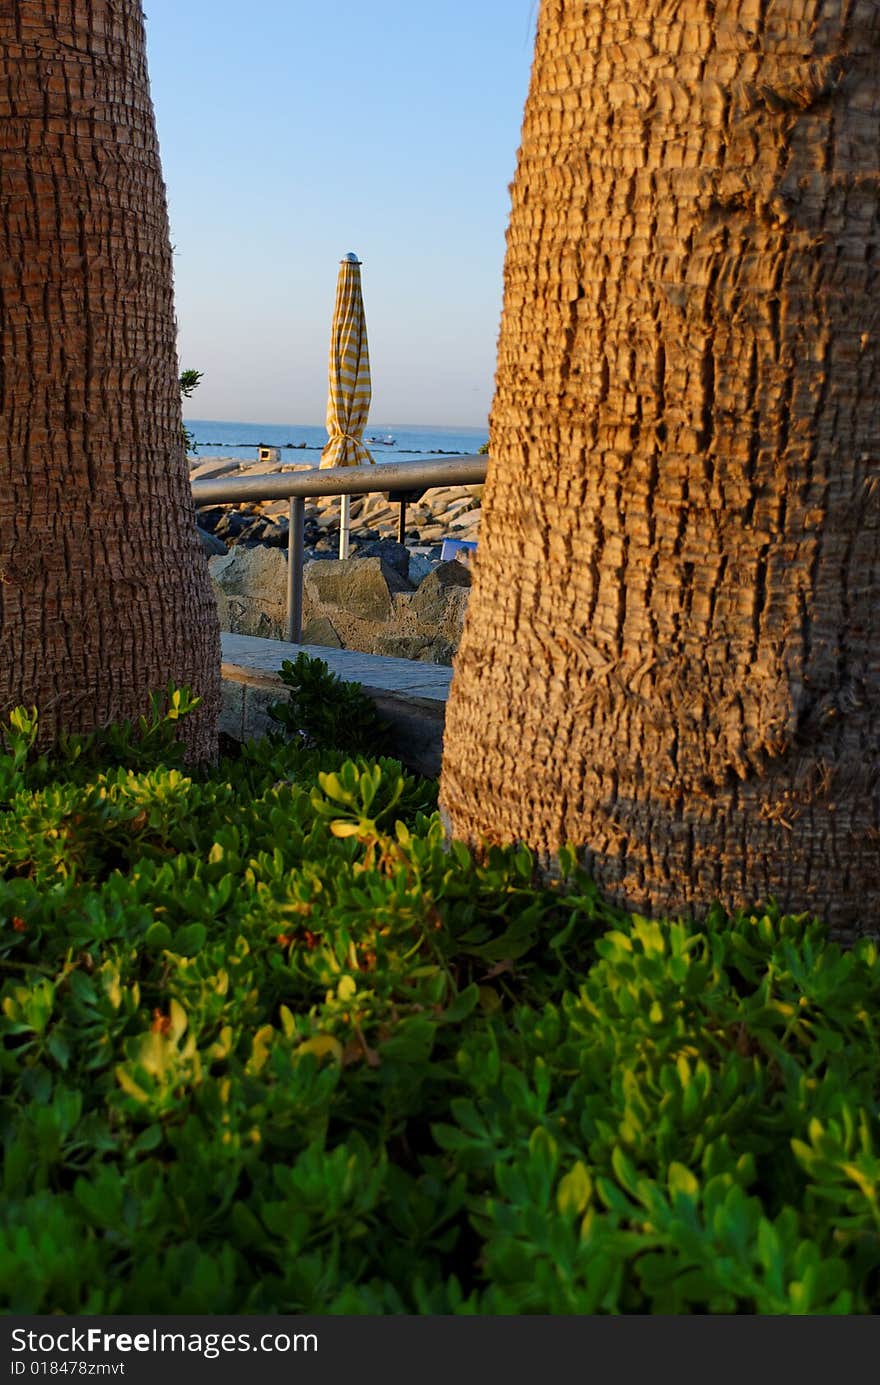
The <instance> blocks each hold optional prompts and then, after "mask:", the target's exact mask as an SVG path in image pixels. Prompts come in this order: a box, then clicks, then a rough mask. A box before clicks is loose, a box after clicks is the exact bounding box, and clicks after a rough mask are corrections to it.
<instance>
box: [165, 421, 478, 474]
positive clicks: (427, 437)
mask: <svg viewBox="0 0 880 1385" xmlns="http://www.w3.org/2000/svg"><path fill="white" fill-rule="evenodd" d="M185 423H186V427H187V428H188V429H189V431H190V433H192V434H193V435H194V437H195V450H194V454H193V450H192V449H191V450H190V455H191V456H192V455H195V457H196V458H198V457H200V456H201V457H241V458H242V459H243V460H245V461H251V462H255V461H256V460H257V448H258V447H280V448H283V449H284V451H283V453H282V457H283V458H285V459H286V458H288V457H289V459H290V460H291V461H298V460H300V454H302V460H303V461H312V462H313V463H314V465H315V466H317V465H318V462H319V461H320V460H321V450H322V448H323V447H324V446H325V444H326V442H327V429H326V428H325V427H324V425H323V424H320V425H318V424H311V423H226V422H223V423H219V422H217V421H216V420H213V419H206V418H188V419H186V420H185ZM364 432H365V439H364V440H365V442H366V439H367V438H370V437H378V438H382V439H383V440H384V439H390V441H383V442H381V443H375V444H373V443H369V442H366V446H367V447H368V448H369V450H370V453H371V455H372V457H373V460H374V461H376V462H414V461H418V460H419V458H421V457H431V456H462V455H464V456H469V455H471V454H473V453H475V452H477V451H478V450H479V448H480V447H481V446H482V444H483V443H484V442H486V440H487V439H488V437H489V428H488V425H487V426H486V427H483V428H435V427H433V426H431V425H428V424H414V423H407V424H394V423H376V424H374V423H370V424H368V425H367V427H366V429H365V430H364Z"/></svg>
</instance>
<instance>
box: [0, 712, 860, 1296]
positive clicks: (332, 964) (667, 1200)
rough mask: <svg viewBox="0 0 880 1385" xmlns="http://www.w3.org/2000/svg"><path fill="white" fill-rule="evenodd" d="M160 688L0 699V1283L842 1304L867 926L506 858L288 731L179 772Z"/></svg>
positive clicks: (383, 780)
mask: <svg viewBox="0 0 880 1385" xmlns="http://www.w3.org/2000/svg"><path fill="white" fill-rule="evenodd" d="M190 705H191V699H190V697H189V695H188V694H187V693H186V692H185V691H174V690H169V692H168V694H167V696H166V697H165V698H164V699H163V700H162V701H160V700H159V699H156V701H155V703H154V707H153V714H152V716H151V717H149V718H145V719H144V721H143V722H142V724H141V725H140V726H139V727H135V728H132V727H122V728H116V729H115V730H113V731H112V732H110V733H104V734H103V735H101V736H100V737H85V738H83V737H80V738H70V739H69V740H68V741H67V743H66V744H65V745H64V746H62V747H61V748H60V750H59V752H58V753H56V754H54V755H53V756H52V757H48V756H46V755H40V754H37V753H36V752H35V750H34V736H35V730H36V721H35V715H34V714H33V713H27V712H24V711H22V710H19V711H18V712H17V713H16V714H14V715H13V717H12V718H11V720H10V722H9V723H8V725H7V727H6V732H5V750H4V753H2V755H0V978H2V993H0V998H2V1015H0V1032H2V1048H0V1063H2V1088H3V1102H2V1121H3V1125H2V1133H3V1142H4V1145H3V1168H2V1202H3V1209H2V1211H3V1215H2V1217H0V1295H2V1300H3V1304H4V1306H5V1308H6V1309H7V1310H12V1311H17V1312H28V1313H38V1312H39V1313H54V1312H62V1313H98V1312H103V1313H126V1312H127V1313H133V1312H149V1313H200V1312H212V1313H258V1312H309V1313H377V1314H378V1313H468V1314H476V1313H493V1314H499V1313H500V1314H507V1313H550V1314H566V1313H694V1312H697V1313H771V1314H788V1313H823V1314H824V1313H850V1312H855V1313H866V1312H872V1311H876V1310H877V1307H878V1266H880V1207H878V1188H880V1158H878V1155H877V1153H876V1150H877V1135H878V1109H877V1091H878V1071H880V1065H878V1029H877V1015H878V995H880V963H878V950H877V947H876V945H875V944H874V943H872V942H870V941H862V942H860V943H859V944H858V945H857V946H856V947H855V948H853V949H852V950H851V951H848V952H844V951H842V950H841V949H840V948H839V947H837V946H836V945H834V944H832V943H829V942H828V940H827V938H826V936H825V933H824V930H823V929H822V927H821V926H820V925H819V924H817V923H815V922H811V921H809V920H807V919H803V918H791V917H782V916H780V915H779V914H778V912H776V911H774V910H773V909H770V910H767V911H764V910H761V911H758V912H755V913H754V914H751V915H742V916H740V917H737V918H735V919H729V918H726V917H724V916H723V915H721V914H720V912H715V913H713V914H711V915H710V917H709V919H708V921H707V922H706V923H705V924H704V925H702V926H697V925H691V924H683V923H680V922H677V921H674V920H670V921H651V920H647V919H642V918H639V917H635V916H630V915H626V914H623V913H621V912H620V911H616V910H612V909H610V908H609V907H608V906H607V905H606V904H604V903H603V901H602V900H601V898H600V897H599V896H598V893H597V891H596V890H595V888H594V886H593V884H592V882H591V881H590V880H589V879H588V878H587V877H586V876H584V875H583V874H582V873H580V872H579V871H577V870H576V869H575V868H574V865H573V861H572V860H571V859H569V858H567V857H565V856H564V858H563V867H564V878H562V879H561V880H560V881H559V882H558V883H557V884H555V885H554V886H552V887H543V886H538V885H536V884H535V883H534V880H533V863H532V860H531V857H530V856H529V854H528V853H527V852H526V851H524V850H513V849H511V850H506V851H501V850H492V851H490V852H489V853H488V856H487V857H486V859H485V860H482V861H478V860H476V859H474V857H473V856H472V855H471V854H470V853H469V852H468V851H466V850H465V849H464V848H463V847H461V846H460V845H453V846H451V847H449V846H448V845H447V844H446V842H445V841H444V837H443V832H442V829H441V826H440V823H439V820H438V817H437V815H436V813H435V796H436V790H435V786H434V785H433V784H432V783H428V782H425V781H423V780H418V779H415V778H413V777H410V776H408V775H406V774H405V773H404V772H403V771H402V770H401V767H400V765H399V764H397V763H396V762H395V761H393V760H389V759H378V760H367V759H363V758H362V759H358V760H350V759H346V757H345V754H344V753H343V752H341V751H333V750H328V749H326V748H323V747H320V746H317V745H315V744H314V743H305V742H304V741H303V738H302V737H296V736H295V737H294V738H293V739H291V740H284V739H282V738H281V737H280V736H279V737H277V738H270V739H268V740H266V741H262V742H254V743H251V744H249V745H247V746H245V747H244V748H242V749H241V750H240V751H238V752H237V753H236V754H234V755H230V756H229V757H228V758H225V759H223V760H222V761H221V763H220V764H219V765H218V766H217V768H216V770H213V771H212V772H210V773H204V774H196V773H193V772H191V771H187V770H186V769H185V768H184V767H183V766H182V765H181V764H180V763H179V762H178V761H177V758H176V747H175V744H174V740H173V731H174V724H175V721H176V719H177V718H178V717H179V716H181V715H185V713H186V711H187V710H188V708H189V706H190ZM309 740H310V741H312V742H313V738H311V737H310V738H309Z"/></svg>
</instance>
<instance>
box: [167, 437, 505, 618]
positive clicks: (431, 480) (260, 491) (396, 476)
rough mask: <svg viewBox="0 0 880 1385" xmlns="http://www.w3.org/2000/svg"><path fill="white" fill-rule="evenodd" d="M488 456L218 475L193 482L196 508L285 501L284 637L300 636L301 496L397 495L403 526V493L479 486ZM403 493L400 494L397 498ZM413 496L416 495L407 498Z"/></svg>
mask: <svg viewBox="0 0 880 1385" xmlns="http://www.w3.org/2000/svg"><path fill="white" fill-rule="evenodd" d="M488 460H489V459H488V457H485V456H476V455H474V456H467V457H444V458H443V459H442V460H440V461H430V462H378V463H377V464H376V465H375V466H343V467H326V468H325V469H324V470H323V471H322V470H320V469H319V468H318V467H315V468H312V469H310V470H308V471H283V472H279V473H269V474H268V475H266V474H262V475H257V476H232V477H222V476H218V477H217V478H216V479H214V478H210V477H206V478H205V479H204V480H201V481H193V483H192V492H193V497H194V499H195V502H196V508H197V509H201V508H202V507H203V506H206V505H240V504H241V503H242V502H243V501H246V500H288V501H289V502H290V505H289V521H288V524H289V527H288V534H287V639H288V640H289V641H290V643H292V644H299V643H300V641H301V638H302V591H303V562H304V558H305V547H306V544H305V516H306V500H309V499H312V498H314V497H315V496H318V495H370V494H373V493H375V492H376V491H389V492H391V493H392V494H394V493H395V492H396V493H397V497H396V498H397V501H398V503H399V504H400V506H401V524H400V528H401V529H403V526H404V515H405V506H406V498H407V497H406V495H405V493H406V492H408V491H415V492H423V491H426V490H430V489H431V488H432V487H433V486H472V485H480V484H481V483H482V482H483V481H485V479H486V464H487V462H488ZM401 495H403V498H401ZM412 498H415V497H412Z"/></svg>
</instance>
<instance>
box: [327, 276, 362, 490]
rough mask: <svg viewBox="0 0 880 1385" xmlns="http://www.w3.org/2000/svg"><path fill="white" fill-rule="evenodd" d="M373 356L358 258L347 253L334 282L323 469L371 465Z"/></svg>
mask: <svg viewBox="0 0 880 1385" xmlns="http://www.w3.org/2000/svg"><path fill="white" fill-rule="evenodd" d="M370 398H371V389H370V353H369V350H368V349H367V323H366V319H365V317H364V300H363V296H362V294H361V266H360V261H359V260H358V257H357V255H353V254H349V255H346V257H345V259H344V260H342V261H341V263H340V266H339V278H338V279H337V281H336V306H335V308H334V310H333V330H332V332H331V334H330V393H329V396H328V399H327V432H328V434H329V441H328V443H327V446H326V447H325V448H324V450H323V452H322V453H321V461H320V465H321V466H322V467H327V466H361V465H362V464H363V463H365V462H372V461H373V458H372V457H371V456H370V453H369V452H368V450H367V448H366V447H365V446H364V429H365V427H366V426H367V416H368V414H369V412H370Z"/></svg>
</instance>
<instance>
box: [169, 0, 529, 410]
mask: <svg viewBox="0 0 880 1385" xmlns="http://www.w3.org/2000/svg"><path fill="white" fill-rule="evenodd" d="M146 9H147V43H148V52H149V61H150V76H151V82H152V92H153V102H154V105H155V108H156V119H157V123H158V128H159V139H160V144H161V149H162V165H163V170H164V174H165V181H166V184H167V187H168V202H169V212H170V217H171V237H172V241H173V242H174V246H175V279H176V292H177V315H178V320H179V326H180V361H181V366H182V367H185V368H195V369H198V370H202V371H204V374H205V379H204V381H203V383H202V385H201V387H200V389H199V391H198V394H197V395H195V396H194V398H193V399H192V401H191V402H190V404H189V406H188V412H189V413H190V415H191V416H193V417H197V418H216V419H230V420H242V421H253V422H263V423H288V422H290V423H321V422H323V419H324V410H325V406H326V399H327V353H328V346H329V335H330V320H331V317H332V312H333V300H334V295H335V289H336V274H337V269H338V264H339V260H340V259H341V257H342V256H343V255H344V254H345V253H346V252H347V251H349V250H354V251H356V252H357V254H358V255H359V257H360V259H361V260H362V262H363V269H362V276H363V286H364V303H365V308H366V315H367V332H368V337H369V343H370V359H371V367H372V377H373V404H372V409H371V412H370V421H371V423H373V424H381V423H383V422H384V423H389V424H390V423H400V424H403V423H429V424H437V425H449V426H453V425H466V424H473V425H475V426H482V425H483V424H485V421H486V417H487V414H488V410H489V405H490V402H491V397H492V379H493V374H494V369H495V347H496V340H497V333H498V322H499V316H500V311H501V293H502V271H503V261H504V233H505V230H506V226H507V218H508V212H509V205H510V197H509V190H508V189H509V183H510V180H511V178H512V176H513V173H514V169H515V165H516V151H517V148H518V146H519V137H520V126H521V121H522V109H523V103H524V101H525V95H526V89H527V86H528V78H529V69H530V66H531V59H532V48H533V42H534V25H535V16H536V9H537V5H536V0H434V2H433V3H425V0H415V3H413V0H408V3H404V0H323V3H322V0H260V3H251V4H242V0H186V3H185V4H182V3H180V0H147V3H146Z"/></svg>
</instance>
